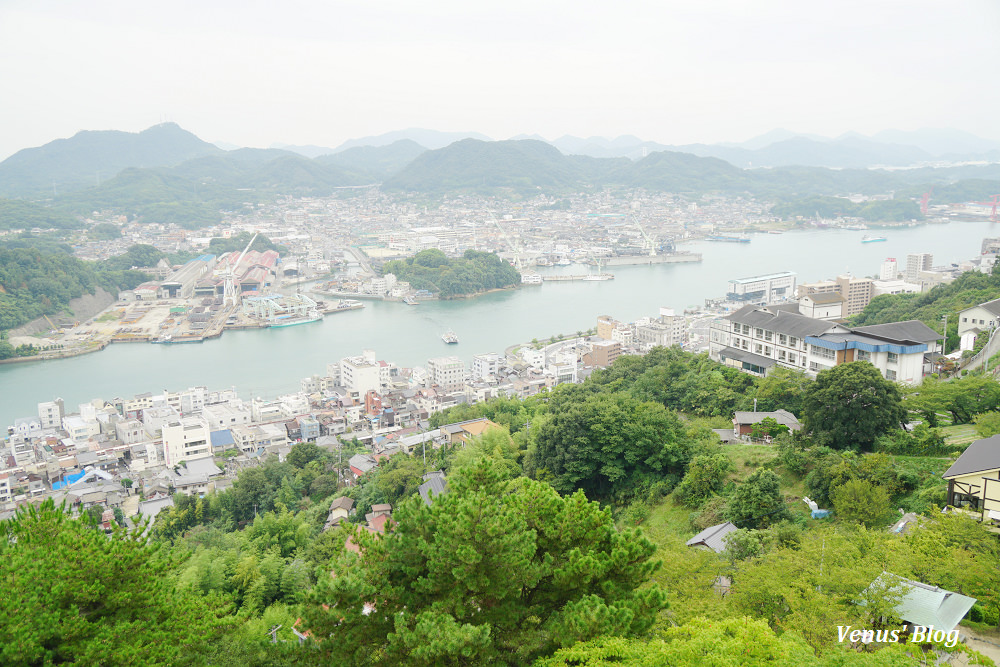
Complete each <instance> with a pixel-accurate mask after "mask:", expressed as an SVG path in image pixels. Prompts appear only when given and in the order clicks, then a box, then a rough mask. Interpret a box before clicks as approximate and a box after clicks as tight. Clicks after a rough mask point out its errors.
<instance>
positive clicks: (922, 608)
mask: <svg viewBox="0 0 1000 667" xmlns="http://www.w3.org/2000/svg"><path fill="white" fill-rule="evenodd" d="M888 578H891V580H892V581H893V582H894V583H897V584H899V585H901V586H903V587H904V592H903V594H902V596H901V598H900V601H899V604H898V605H897V606H896V613H897V614H899V617H900V618H902V619H903V620H904V621H907V622H909V623H913V624H915V625H923V626H924V627H928V626H931V625H933V626H934V629H935V630H944V631H945V632H951V631H952V630H953V629H954V628H955V626H956V625H958V624H959V622H960V621H961V620H962V618H963V617H964V616H965V615H966V614H967V613H969V610H970V609H972V605H974V604H975V603H976V599H975V598H970V597H968V596H965V595H962V594H961V593H954V592H952V591H946V590H944V589H943V588H939V587H937V586H929V585H928V584H922V583H920V582H919V581H913V580H911V579H904V578H903V577H899V576H896V575H895V574H890V573H888V572H883V573H882V574H881V575H879V577H878V579H876V580H875V582H873V585H874V584H875V583H881V582H882V581H884V579H888Z"/></svg>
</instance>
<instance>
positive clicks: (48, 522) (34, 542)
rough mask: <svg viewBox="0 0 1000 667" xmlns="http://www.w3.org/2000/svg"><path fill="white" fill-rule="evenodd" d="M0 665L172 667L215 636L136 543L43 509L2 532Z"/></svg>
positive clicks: (205, 616)
mask: <svg viewBox="0 0 1000 667" xmlns="http://www.w3.org/2000/svg"><path fill="white" fill-rule="evenodd" d="M0 562H2V563H3V566H2V567H0V584H2V588H3V591H4V593H3V595H2V596H0V663H3V664H4V665H11V666H17V665H51V664H75V665H134V664H143V665H174V664H180V663H181V662H183V661H182V658H183V657H184V655H185V653H187V652H189V651H190V650H191V649H192V647H194V646H196V645H201V644H203V643H204V642H206V641H207V640H209V639H210V638H212V637H213V636H214V635H215V634H216V630H217V627H216V626H217V625H218V623H217V621H216V620H214V619H213V614H212V612H211V609H210V608H209V607H208V606H207V605H206V604H204V602H203V601H201V600H199V599H197V598H195V597H192V596H189V595H186V594H183V593H178V592H175V591H174V589H173V587H172V585H171V584H170V582H169V581H168V579H167V578H166V577H165V572H166V571H167V570H168V568H169V567H170V563H169V562H168V561H167V560H164V559H162V558H159V556H158V554H157V549H156V548H154V547H150V546H149V545H147V544H146V541H145V539H144V538H143V537H142V536H141V534H139V533H135V534H134V535H131V536H130V535H126V534H125V533H124V532H122V531H116V532H115V533H114V534H113V535H111V536H110V537H108V536H106V535H105V534H104V531H100V530H95V529H94V528H92V527H90V526H88V525H87V524H86V523H84V522H83V521H82V520H77V519H73V518H72V517H71V516H70V515H69V514H68V512H66V511H64V510H63V509H62V508H57V507H55V505H54V504H53V503H52V501H51V500H49V501H46V502H45V503H43V504H42V505H41V506H40V507H37V508H36V507H29V508H28V509H25V510H21V511H19V513H18V514H17V516H16V517H15V518H13V519H11V520H9V521H6V522H3V523H0Z"/></svg>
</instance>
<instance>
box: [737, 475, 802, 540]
mask: <svg viewBox="0 0 1000 667" xmlns="http://www.w3.org/2000/svg"><path fill="white" fill-rule="evenodd" d="M726 516H727V517H728V518H729V520H730V521H732V522H733V523H734V524H736V525H737V526H739V527H740V528H760V527H762V526H770V525H771V524H774V523H778V522H779V521H781V520H783V519H787V518H788V517H789V514H788V508H787V507H785V502H784V499H783V498H782V496H781V484H780V482H779V480H778V476H777V475H775V474H774V472H773V471H771V470H764V469H761V470H757V471H755V472H754V473H753V474H752V475H750V477H748V478H747V479H746V480H745V481H744V482H743V483H742V484H740V485H739V486H738V487H736V490H735V491H734V492H733V495H732V497H731V498H730V499H729V505H728V507H727V508H726Z"/></svg>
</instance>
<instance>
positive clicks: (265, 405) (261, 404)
mask: <svg viewBox="0 0 1000 667" xmlns="http://www.w3.org/2000/svg"><path fill="white" fill-rule="evenodd" d="M282 418H284V415H283V413H282V410H281V403H279V402H278V401H268V400H265V399H263V398H254V399H252V400H251V401H250V419H252V420H253V421H254V423H258V424H259V423H262V422H273V421H277V420H279V419H282Z"/></svg>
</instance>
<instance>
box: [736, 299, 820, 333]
mask: <svg viewBox="0 0 1000 667" xmlns="http://www.w3.org/2000/svg"><path fill="white" fill-rule="evenodd" d="M728 319H729V320H730V321H732V322H739V323H740V324H746V325H748V326H751V327H755V328H757V327H759V328H761V329H764V330H766V331H774V332H777V333H782V334H785V335H787V336H795V337H797V338H805V337H806V336H818V335H820V334H822V333H825V332H827V331H829V330H830V329H833V328H834V327H836V326H837V325H836V324H834V323H833V322H827V321H826V320H817V319H813V318H812V317H806V316H805V315H800V314H798V313H793V312H789V311H787V310H782V309H778V308H772V307H767V308H761V307H760V306H745V307H743V308H740V309H739V310H738V311H736V312H735V313H733V314H732V315H730V316H729V318H728Z"/></svg>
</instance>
